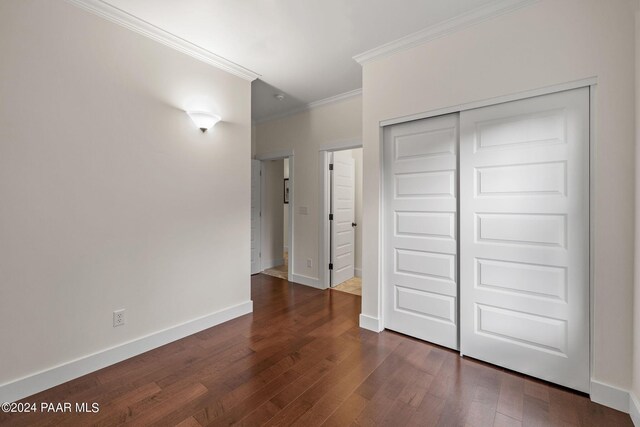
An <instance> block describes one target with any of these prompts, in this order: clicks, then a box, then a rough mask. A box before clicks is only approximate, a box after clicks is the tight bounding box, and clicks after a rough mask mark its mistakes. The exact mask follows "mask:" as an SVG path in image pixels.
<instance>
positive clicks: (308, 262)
mask: <svg viewBox="0 0 640 427" xmlns="http://www.w3.org/2000/svg"><path fill="white" fill-rule="evenodd" d="M311 267H313V262H311V258H307V268H311Z"/></svg>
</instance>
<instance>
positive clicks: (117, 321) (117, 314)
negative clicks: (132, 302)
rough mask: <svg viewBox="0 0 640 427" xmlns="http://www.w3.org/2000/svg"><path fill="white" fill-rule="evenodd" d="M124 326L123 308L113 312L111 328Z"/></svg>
mask: <svg viewBox="0 0 640 427" xmlns="http://www.w3.org/2000/svg"><path fill="white" fill-rule="evenodd" d="M122 325H124V308H123V309H121V310H116V311H114V312H113V327H114V328H115V327H116V326H122Z"/></svg>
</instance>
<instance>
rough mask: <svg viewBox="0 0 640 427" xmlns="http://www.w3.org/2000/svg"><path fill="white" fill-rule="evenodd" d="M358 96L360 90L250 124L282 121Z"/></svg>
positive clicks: (360, 93)
mask: <svg viewBox="0 0 640 427" xmlns="http://www.w3.org/2000/svg"><path fill="white" fill-rule="evenodd" d="M360 95H362V88H360V89H354V90H350V91H348V92H344V93H340V94H338V95H334V96H330V97H328V98H324V99H321V100H319V101H313V102H310V103H308V104H305V105H303V106H301V107H297V108H294V109H292V110H287V111H284V112H282V113H277V114H273V115H271V116H267V117H263V118H261V119H256V120H254V121H253V123H252V124H254V125H259V124H261V123H264V122H270V121H272V120H278V119H284V118H285V117H289V116H293V115H295V114H298V113H303V112H305V111H309V110H313V109H314V108H318V107H323V106H325V105H330V104H336V103H338V102H342V101H346V100H347V99H351V98H354V97H356V96H360Z"/></svg>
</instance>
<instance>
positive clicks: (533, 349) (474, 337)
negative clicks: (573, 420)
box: [460, 88, 589, 392]
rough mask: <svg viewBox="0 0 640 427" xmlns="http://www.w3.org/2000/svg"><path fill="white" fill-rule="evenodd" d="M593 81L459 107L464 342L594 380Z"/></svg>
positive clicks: (584, 382)
mask: <svg viewBox="0 0 640 427" xmlns="http://www.w3.org/2000/svg"><path fill="white" fill-rule="evenodd" d="M588 168H589V90H588V89H586V88H585V89H577V90H572V91H567V92H561V93H557V94H552V95H547V96H541V97H536V98H531V99H527V100H522V101H516V102H509V103H505V104H500V105H495V106H491V107H485V108H479V109H476V110H470V111H465V112H462V113H461V115H460V242H461V246H460V269H461V282H460V283H461V305H460V310H461V312H460V323H461V351H462V353H463V354H464V355H468V356H471V357H474V358H477V359H481V360H484V361H488V362H490V363H494V364H496V365H500V366H504V367H506V368H509V369H513V370H515V371H519V372H523V373H526V374H529V375H532V376H535V377H538V378H542V379H545V380H548V381H551V382H554V383H557V384H561V385H564V386H567V387H570V388H573V389H577V390H580V391H583V392H588V391H589V171H588Z"/></svg>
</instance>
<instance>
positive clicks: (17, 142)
mask: <svg viewBox="0 0 640 427" xmlns="http://www.w3.org/2000/svg"><path fill="white" fill-rule="evenodd" d="M0 57H1V58H2V60H1V64H2V65H1V66H0V100H1V102H0V200H1V201H2V202H1V203H0V242H2V243H1V244H0V284H1V285H0V313H1V314H2V318H3V321H2V322H1V323H0V338H1V342H2V343H3V344H2V345H0V361H1V362H0V384H3V383H7V382H11V381H13V380H16V379H19V378H21V377H25V376H29V375H31V374H34V373H35V372H38V371H41V370H46V369H49V368H51V367H53V366H56V365H59V364H62V363H65V362H68V361H71V360H74V359H76V358H80V357H83V356H86V355H89V354H92V353H95V352H100V351H102V350H104V349H107V348H110V347H114V346H118V345H120V344H123V343H126V342H128V341H131V340H135V339H137V338H140V337H142V336H145V335H148V334H152V333H154V332H157V331H160V330H163V329H165V328H171V327H173V326H175V325H178V324H181V323H183V322H187V321H190V320H193V319H196V318H199V317H201V316H205V315H207V314H210V313H213V312H216V311H218V310H222V309H225V308H228V307H230V306H234V305H236V304H240V303H244V302H247V301H249V300H250V279H249V277H250V271H249V259H250V253H249V250H250V248H249V239H250V236H249V229H250V218H249V209H250V206H249V201H250V160H249V159H250V138H251V135H250V126H251V125H250V114H251V113H250V99H251V88H250V83H249V82H248V81H245V80H242V79H240V78H238V77H235V76H232V75H231V74H228V73H226V72H223V71H220V70H217V69H215V68H212V67H211V66H208V65H206V64H204V63H202V62H199V61H197V60H195V59H193V58H190V57H188V56H186V55H184V54H182V53H179V52H177V51H174V50H172V49H169V48H167V47H165V46H163V45H161V44H159V43H157V42H154V41H152V40H150V39H147V38H145V37H143V36H140V35H138V34H136V33H134V32H132V31H129V30H127V29H125V28H123V27H120V26H117V25H115V24H113V23H111V22H109V21H106V20H103V19H101V18H99V17H96V16H94V15H91V14H89V13H88V12H85V11H83V10H81V9H79V8H77V7H75V6H72V5H71V4H69V3H67V2H64V1H41V0H10V1H2V2H0ZM188 108H210V109H212V110H213V111H214V112H216V113H219V114H220V115H221V116H222V118H223V122H221V123H219V124H218V125H217V126H216V127H215V128H214V129H212V130H210V131H209V132H207V133H204V134H203V133H201V132H200V130H198V129H197V128H196V127H195V125H194V124H193V122H191V120H190V119H189V117H188V116H187V115H186V114H185V112H184V110H185V109H188ZM121 308H124V309H126V324H125V325H124V326H121V327H118V328H113V326H112V312H113V311H114V310H116V309H121Z"/></svg>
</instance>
